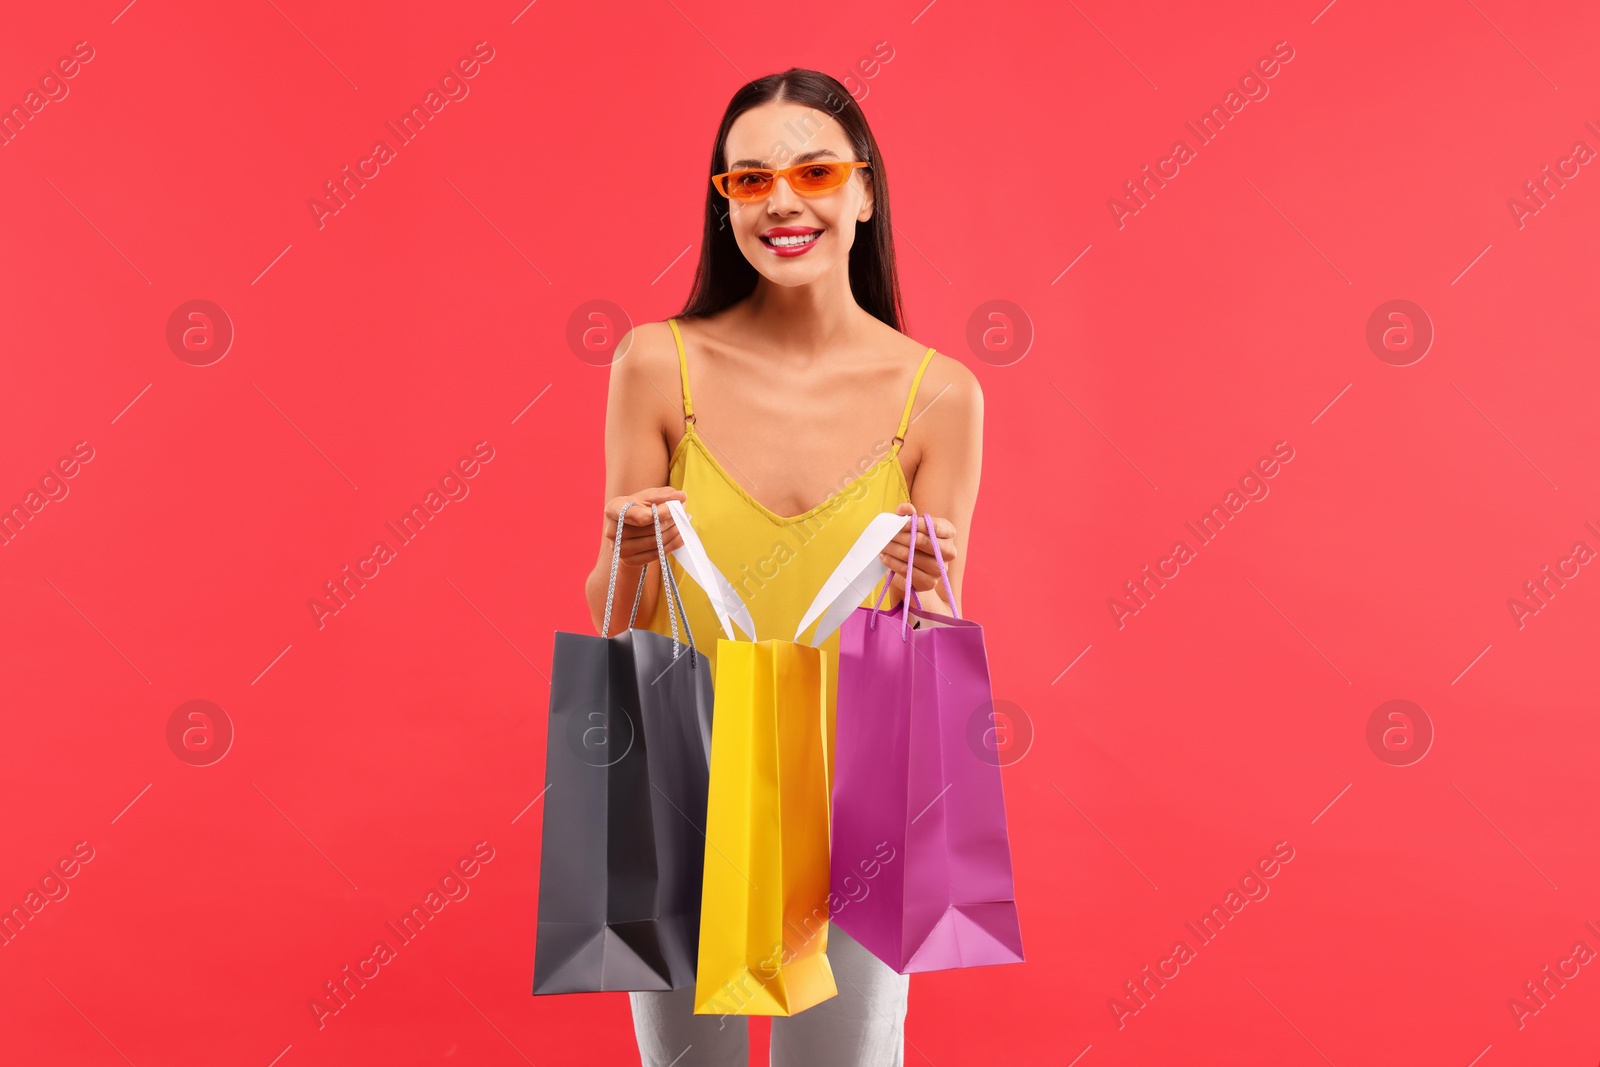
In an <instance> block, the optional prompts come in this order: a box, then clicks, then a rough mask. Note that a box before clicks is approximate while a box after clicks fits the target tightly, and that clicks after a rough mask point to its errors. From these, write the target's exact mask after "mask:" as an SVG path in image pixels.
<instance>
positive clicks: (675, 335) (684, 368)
mask: <svg viewBox="0 0 1600 1067" xmlns="http://www.w3.org/2000/svg"><path fill="white" fill-rule="evenodd" d="M667 325H668V326H671V327H672V339H673V340H674V341H676V342H677V344H678V377H679V379H680V380H682V382H683V421H684V422H686V423H688V424H689V425H690V426H693V425H694V401H693V400H690V399H689V357H688V356H686V355H684V352H683V334H681V333H679V332H678V320H677V319H668V320H667ZM929 351H930V352H931V351H933V350H932V349H929ZM917 376H918V377H919V378H920V377H921V376H922V375H921V372H918V375H917ZM907 410H908V411H909V410H910V409H909V408H908V409H907Z"/></svg>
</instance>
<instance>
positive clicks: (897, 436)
mask: <svg viewBox="0 0 1600 1067" xmlns="http://www.w3.org/2000/svg"><path fill="white" fill-rule="evenodd" d="M931 359H933V349H931V348H930V349H928V351H927V352H926V353H925V354H924V355H923V357H922V364H921V365H920V366H919V367H917V376H916V377H915V378H913V379H911V395H910V396H908V397H906V409H905V411H904V412H902V413H901V415H900V428H899V429H898V430H896V431H895V432H894V445H893V447H895V448H899V447H900V446H901V445H902V444H904V443H905V440H906V429H907V427H909V426H910V425H911V405H912V404H914V403H916V400H917V387H918V386H920V385H921V384H922V373H923V372H924V371H926V370H927V369H928V361H929V360H931ZM684 382H685V385H684V389H685V390H687V389H688V384H687V382H688V379H687V378H685V379H684ZM684 395H685V396H687V395H688V394H687V393H685V394H684Z"/></svg>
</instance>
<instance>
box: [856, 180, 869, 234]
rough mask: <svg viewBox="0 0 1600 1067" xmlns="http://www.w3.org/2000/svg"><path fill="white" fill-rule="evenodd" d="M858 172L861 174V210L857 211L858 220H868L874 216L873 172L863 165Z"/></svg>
mask: <svg viewBox="0 0 1600 1067" xmlns="http://www.w3.org/2000/svg"><path fill="white" fill-rule="evenodd" d="M856 173H857V174H859V175H861V210H860V211H858V212H856V221H857V222H866V221H867V220H868V219H870V218H872V204H873V195H872V172H871V171H870V170H868V169H867V168H865V167H863V168H862V169H860V170H858V171H856Z"/></svg>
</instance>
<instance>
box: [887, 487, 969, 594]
mask: <svg viewBox="0 0 1600 1067" xmlns="http://www.w3.org/2000/svg"><path fill="white" fill-rule="evenodd" d="M895 514H897V515H915V514H917V509H916V508H915V507H914V506H913V505H911V504H901V505H900V506H899V507H898V508H895ZM933 532H934V533H935V534H937V535H938V537H939V554H940V555H941V556H943V557H944V565H945V567H946V568H947V569H948V568H949V566H950V564H951V563H952V562H953V561H954V560H955V558H956V527H955V524H954V523H953V522H951V521H950V520H949V519H941V518H939V517H938V516H937V515H935V516H934V517H933ZM910 557H911V526H910V524H909V523H908V524H907V525H906V528H905V529H904V530H901V531H900V533H899V534H898V535H896V537H895V539H894V540H893V541H890V542H889V544H888V547H886V548H885V549H884V550H883V552H882V553H881V554H880V555H879V557H878V558H879V559H880V560H882V561H883V562H884V563H886V564H887V565H888V567H889V569H890V570H891V571H893V572H894V576H895V577H894V584H893V588H896V589H900V590H901V591H902V593H901V595H902V596H904V590H905V577H906V561H907V560H908V559H909V558H910ZM911 587H912V588H913V589H915V590H916V591H917V593H918V595H919V596H920V595H921V594H923V593H926V592H929V591H933V592H934V595H935V596H937V597H938V598H939V601H940V602H941V603H943V602H944V590H943V589H941V588H938V587H939V561H938V560H937V559H935V558H934V555H933V543H932V542H931V541H929V540H928V524H927V523H925V522H923V521H921V519H920V518H919V519H918V521H917V555H916V562H915V564H914V566H913V569H912V572H911Z"/></svg>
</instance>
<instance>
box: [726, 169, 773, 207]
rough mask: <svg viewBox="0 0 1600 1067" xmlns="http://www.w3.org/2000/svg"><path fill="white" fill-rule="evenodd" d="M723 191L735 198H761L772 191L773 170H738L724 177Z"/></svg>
mask: <svg viewBox="0 0 1600 1067" xmlns="http://www.w3.org/2000/svg"><path fill="white" fill-rule="evenodd" d="M723 191H724V192H725V193H726V194H727V195H728V196H730V197H732V198H733V199H735V200H759V199H760V198H761V197H763V196H766V195H767V194H768V193H770V192H772V172H771V171H770V170H736V171H734V172H733V173H732V174H729V175H728V176H727V177H726V178H724V179H723Z"/></svg>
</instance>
